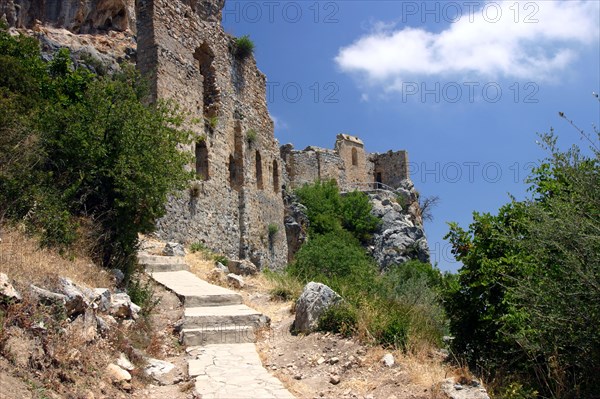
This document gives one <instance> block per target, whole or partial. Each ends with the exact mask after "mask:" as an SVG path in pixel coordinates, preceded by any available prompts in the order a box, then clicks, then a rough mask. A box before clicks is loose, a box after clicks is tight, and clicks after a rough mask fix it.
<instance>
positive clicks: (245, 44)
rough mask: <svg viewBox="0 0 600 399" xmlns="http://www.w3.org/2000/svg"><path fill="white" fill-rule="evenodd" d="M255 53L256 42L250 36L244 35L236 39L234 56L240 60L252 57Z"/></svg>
mask: <svg viewBox="0 0 600 399" xmlns="http://www.w3.org/2000/svg"><path fill="white" fill-rule="evenodd" d="M253 52H254V42H253V41H252V39H250V36H248V35H244V36H242V37H238V38H237V39H235V46H234V54H235V56H236V57H237V58H239V59H240V60H243V59H245V58H247V57H249V56H251V55H252V53H253Z"/></svg>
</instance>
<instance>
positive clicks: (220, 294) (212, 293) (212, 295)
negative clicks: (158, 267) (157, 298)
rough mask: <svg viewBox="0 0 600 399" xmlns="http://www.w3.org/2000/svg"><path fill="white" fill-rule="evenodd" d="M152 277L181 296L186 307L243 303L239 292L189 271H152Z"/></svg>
mask: <svg viewBox="0 0 600 399" xmlns="http://www.w3.org/2000/svg"><path fill="white" fill-rule="evenodd" d="M152 278H153V279H154V280H156V282H158V283H159V284H161V285H163V286H165V287H166V288H167V289H169V290H171V291H173V292H174V293H175V294H176V295H177V296H178V297H179V298H181V300H182V301H183V304H184V306H185V307H186V308H191V307H208V306H224V305H239V304H241V303H242V296H241V295H240V294H238V293H237V292H235V291H232V290H229V289H227V288H223V287H219V286H216V285H213V284H210V283H208V282H206V281H204V280H202V279H200V278H198V277H196V276H195V275H194V274H192V273H190V272H188V271H175V272H164V273H160V272H158V273H152Z"/></svg>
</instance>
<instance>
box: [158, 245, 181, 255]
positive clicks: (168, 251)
mask: <svg viewBox="0 0 600 399" xmlns="http://www.w3.org/2000/svg"><path fill="white" fill-rule="evenodd" d="M162 252H163V255H165V256H185V248H184V247H183V245H181V244H180V243H178V242H168V243H167V244H166V245H165V248H164V249H163V251H162Z"/></svg>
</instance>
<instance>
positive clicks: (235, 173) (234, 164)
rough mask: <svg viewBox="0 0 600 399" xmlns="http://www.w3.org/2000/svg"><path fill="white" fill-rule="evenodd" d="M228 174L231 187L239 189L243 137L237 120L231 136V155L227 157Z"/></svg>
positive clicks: (241, 175) (242, 174)
mask: <svg viewBox="0 0 600 399" xmlns="http://www.w3.org/2000/svg"><path fill="white" fill-rule="evenodd" d="M229 163H230V165H229V176H230V179H229V180H230V183H231V187H233V188H234V189H235V190H239V189H240V188H241V187H242V186H243V185H244V139H243V137H242V126H241V125H240V123H239V122H238V123H237V124H236V126H235V130H234V136H233V155H232V156H231V157H230V158H229Z"/></svg>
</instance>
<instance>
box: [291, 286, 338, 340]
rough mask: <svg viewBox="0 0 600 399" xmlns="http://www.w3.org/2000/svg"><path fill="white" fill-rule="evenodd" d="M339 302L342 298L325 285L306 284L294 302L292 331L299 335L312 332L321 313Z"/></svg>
mask: <svg viewBox="0 0 600 399" xmlns="http://www.w3.org/2000/svg"><path fill="white" fill-rule="evenodd" d="M341 300H342V297H341V296H339V295H338V294H337V293H336V292H335V291H333V290H332V289H331V288H329V287H328V286H326V285H325V284H321V283H315V282H310V283H308V284H306V286H305V287H304V290H303V291H302V294H301V295H300V298H298V301H297V302H296V318H295V319H294V324H293V326H292V328H293V330H295V331H296V332H301V333H309V332H311V331H314V330H315V328H316V327H317V323H318V321H319V317H321V315H322V314H323V312H324V311H325V310H327V308H329V307H330V306H331V305H334V304H336V303H338V302H340V301H341Z"/></svg>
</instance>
